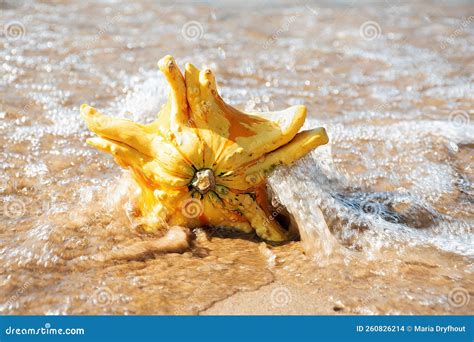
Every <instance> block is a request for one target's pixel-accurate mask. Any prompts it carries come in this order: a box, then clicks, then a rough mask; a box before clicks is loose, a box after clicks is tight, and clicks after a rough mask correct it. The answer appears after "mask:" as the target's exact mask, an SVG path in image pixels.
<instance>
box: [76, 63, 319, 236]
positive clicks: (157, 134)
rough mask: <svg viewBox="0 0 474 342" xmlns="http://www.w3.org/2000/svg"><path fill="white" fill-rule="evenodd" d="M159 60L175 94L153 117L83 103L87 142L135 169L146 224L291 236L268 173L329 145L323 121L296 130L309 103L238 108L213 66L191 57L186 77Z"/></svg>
mask: <svg viewBox="0 0 474 342" xmlns="http://www.w3.org/2000/svg"><path fill="white" fill-rule="evenodd" d="M158 65H159V68H160V70H161V71H162V72H163V74H164V75H165V77H166V79H167V81H168V82H169V84H170V86H171V95H170V97H169V100H168V102H167V103H166V104H165V105H164V106H163V108H162V110H161V111H160V113H159V115H158V119H157V120H156V121H154V122H153V123H151V124H149V125H140V124H137V123H134V122H132V121H130V120H125V119H115V118H111V117H109V116H106V115H104V114H101V113H99V112H98V111H97V110H96V109H94V108H92V107H90V106H88V105H82V106H81V114H82V116H83V118H84V119H85V120H86V122H87V125H88V127H89V129H90V130H91V131H93V132H94V133H96V134H97V135H98V136H99V137H98V138H92V139H89V140H88V141H87V142H88V143H89V144H90V145H92V146H94V147H96V148H97V149H99V150H101V151H105V152H107V153H110V154H112V155H113V156H114V157H115V160H116V161H117V163H118V164H119V165H120V166H122V167H124V168H130V169H131V171H132V174H133V177H134V179H135V181H136V182H137V183H138V184H139V186H140V189H141V194H140V197H139V199H138V203H137V206H138V208H139V211H140V214H141V216H143V218H144V220H143V222H144V227H145V229H146V230H148V231H156V230H157V229H159V228H161V227H166V226H167V225H180V226H186V227H190V228H194V227H200V226H218V227H230V228H233V229H236V230H239V231H242V232H245V233H251V232H252V231H255V232H256V234H257V235H258V236H259V237H261V238H263V239H265V240H270V241H285V240H288V239H290V238H291V237H292V235H293V234H294V233H295V232H293V231H290V230H286V229H285V228H283V227H282V226H281V225H280V224H279V223H278V222H277V220H275V219H273V217H272V215H271V210H270V209H271V207H270V204H269V203H268V194H267V192H266V184H265V178H266V176H267V175H268V174H269V173H270V171H272V170H273V169H274V168H275V167H276V166H277V165H281V164H284V165H289V164H291V163H292V162H294V161H295V160H297V159H299V158H300V157H302V156H303V155H305V154H307V153H308V152H309V151H311V150H313V149H314V148H316V147H317V146H319V145H323V144H326V143H327V142H328V137H327V135H326V131H325V130H324V128H316V129H312V130H306V131H303V132H300V133H298V131H299V130H300V128H301V127H302V126H303V124H304V121H305V119H306V108H305V107H304V106H293V107H290V108H288V109H286V110H284V111H281V112H267V113H250V114H246V113H243V112H240V111H238V110H237V109H235V108H233V107H231V106H229V105H228V104H226V103H225V102H224V101H223V100H222V98H221V97H220V96H219V94H218V92H217V86H216V82H215V79H214V76H213V74H212V72H211V71H210V70H209V69H205V70H203V71H200V70H198V69H197V68H195V67H194V66H193V65H191V64H187V65H186V72H185V76H184V77H183V75H182V74H181V71H180V70H179V68H178V66H177V65H176V62H175V61H174V59H173V57H171V56H165V57H164V58H162V59H161V60H160V61H159V63H158ZM275 118H276V119H275Z"/></svg>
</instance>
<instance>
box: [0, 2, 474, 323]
mask: <svg viewBox="0 0 474 342" xmlns="http://www.w3.org/2000/svg"><path fill="white" fill-rule="evenodd" d="M473 15H474V6H473V3H472V1H466V2H457V1H437V2H430V1H415V2H404V1H398V0H386V1H380V2H360V1H352V2H351V1H337V2H333V1H327V2H312V1H288V2H281V1H277V2H273V1H272V2H270V1H261V2H253V3H251V4H242V3H240V2H238V1H231V2H217V1H216V2H213V1H211V2H202V3H201V2H181V1H176V2H174V1H166V2H154V1H134V2H122V1H94V2H89V1H87V2H72V1H71V2H68V1H1V2H0V24H1V25H2V27H3V31H2V35H1V36H0V43H1V46H2V49H1V51H0V69H1V74H0V89H1V99H0V201H1V203H0V204H1V207H0V209H1V210H0V286H1V291H0V313H3V314H98V313H110V314H196V313H202V314H206V313H217V314H232V313H263V314H284V313H295V314H332V313H343V314H348V313H354V314H358V313H360V314H413V313H419V314H432V313H438V314H445V313H449V314H466V313H468V314H469V313H470V314H472V313H473V311H474V310H473V305H474V303H473V301H472V298H471V296H472V294H473V293H474V277H473V271H474V268H473V258H474V249H473V246H474V244H473V242H474V241H473V236H474V235H473V233H474V228H473V227H474V225H473V221H474V207H473V200H474V194H473V186H472V182H473V172H472V170H473V165H474V164H473V159H474V158H473V149H474V129H473V128H474V125H473V122H472V117H473V109H472V108H473V102H474V101H473V78H474V76H473V75H474V73H473V65H474V63H473V62H474V53H473V52H474V36H473V33H474V28H473V21H474V16H473ZM166 54H172V55H174V56H175V58H176V60H177V62H178V64H179V65H181V66H184V63H185V62H192V63H193V64H195V65H196V66H198V67H204V66H207V67H210V68H211V69H213V70H214V72H215V74H216V77H217V81H218V85H219V86H220V91H221V93H222V95H223V97H224V98H225V99H226V101H228V102H230V103H231V104H232V105H234V106H237V107H239V108H241V109H243V110H252V111H254V110H278V109H282V108H284V107H287V106H290V105H294V104H305V105H306V106H307V107H308V115H309V119H308V120H307V123H306V124H305V127H308V128H309V127H317V126H324V127H325V128H326V130H327V131H328V134H329V137H330V144H329V145H327V146H325V147H322V148H319V149H317V150H316V151H315V152H313V153H312V154H311V155H309V156H307V157H305V158H304V159H303V160H301V161H299V162H298V163H296V165H294V166H292V167H289V168H280V169H277V170H276V171H275V172H274V174H273V175H272V176H271V178H270V181H269V184H270V187H271V188H272V191H273V192H274V193H275V200H276V201H277V202H278V203H279V204H278V205H282V206H284V207H285V208H286V209H287V210H288V211H289V212H290V213H291V214H292V215H293V216H294V218H295V220H296V221H297V223H298V226H299V229H300V233H301V238H302V239H301V241H296V242H291V243H288V244H285V245H283V246H270V245H266V244H265V243H262V242H261V241H258V240H256V239H255V238H253V237H232V236H228V234H226V233H225V232H222V231H220V230H209V229H207V230H206V229H204V230H197V231H195V234H196V238H195V240H194V242H193V246H192V248H191V249H190V251H189V252H186V253H184V254H175V253H171V254H165V255H148V256H145V257H141V258H139V259H133V258H132V260H113V259H112V260H108V261H103V262H98V261H97V260H95V259H94V256H95V255H97V254H99V253H102V254H105V255H107V253H110V252H111V251H113V250H114V248H120V246H122V245H124V244H129V243H133V242H134V241H142V240H150V239H153V238H154V237H153V236H150V235H145V234H143V233H142V232H140V231H138V230H136V229H135V228H134V224H133V220H131V218H130V215H129V213H130V210H131V208H130V203H129V192H130V191H131V188H133V186H134V185H133V184H131V182H130V179H129V176H128V175H127V173H126V172H124V171H122V170H121V169H120V168H119V167H117V166H116V165H115V163H114V162H113V161H112V160H110V159H109V158H107V157H106V156H105V155H103V154H100V153H98V152H96V151H95V150H93V149H91V148H89V147H87V146H86V145H85V143H84V141H85V139H86V138H87V137H88V136H90V133H89V132H88V131H87V129H86V127H85V125H84V123H83V122H82V120H81V119H80V117H79V110H78V109H79V106H80V105H81V104H82V103H89V104H91V105H93V106H95V107H96V108H98V109H100V110H101V111H102V112H104V113H107V114H109V115H113V116H121V117H127V118H130V119H133V120H135V121H138V122H143V123H148V122H151V121H152V120H153V119H154V117H155V115H156V113H157V112H158V110H159V108H160V106H161V104H162V103H164V100H165V98H166V94H167V92H168V89H167V84H166V82H165V80H164V78H163V76H162V75H161V74H160V73H159V72H158V70H157V67H156V62H157V61H158V59H159V58H161V57H162V56H164V55H166Z"/></svg>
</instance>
